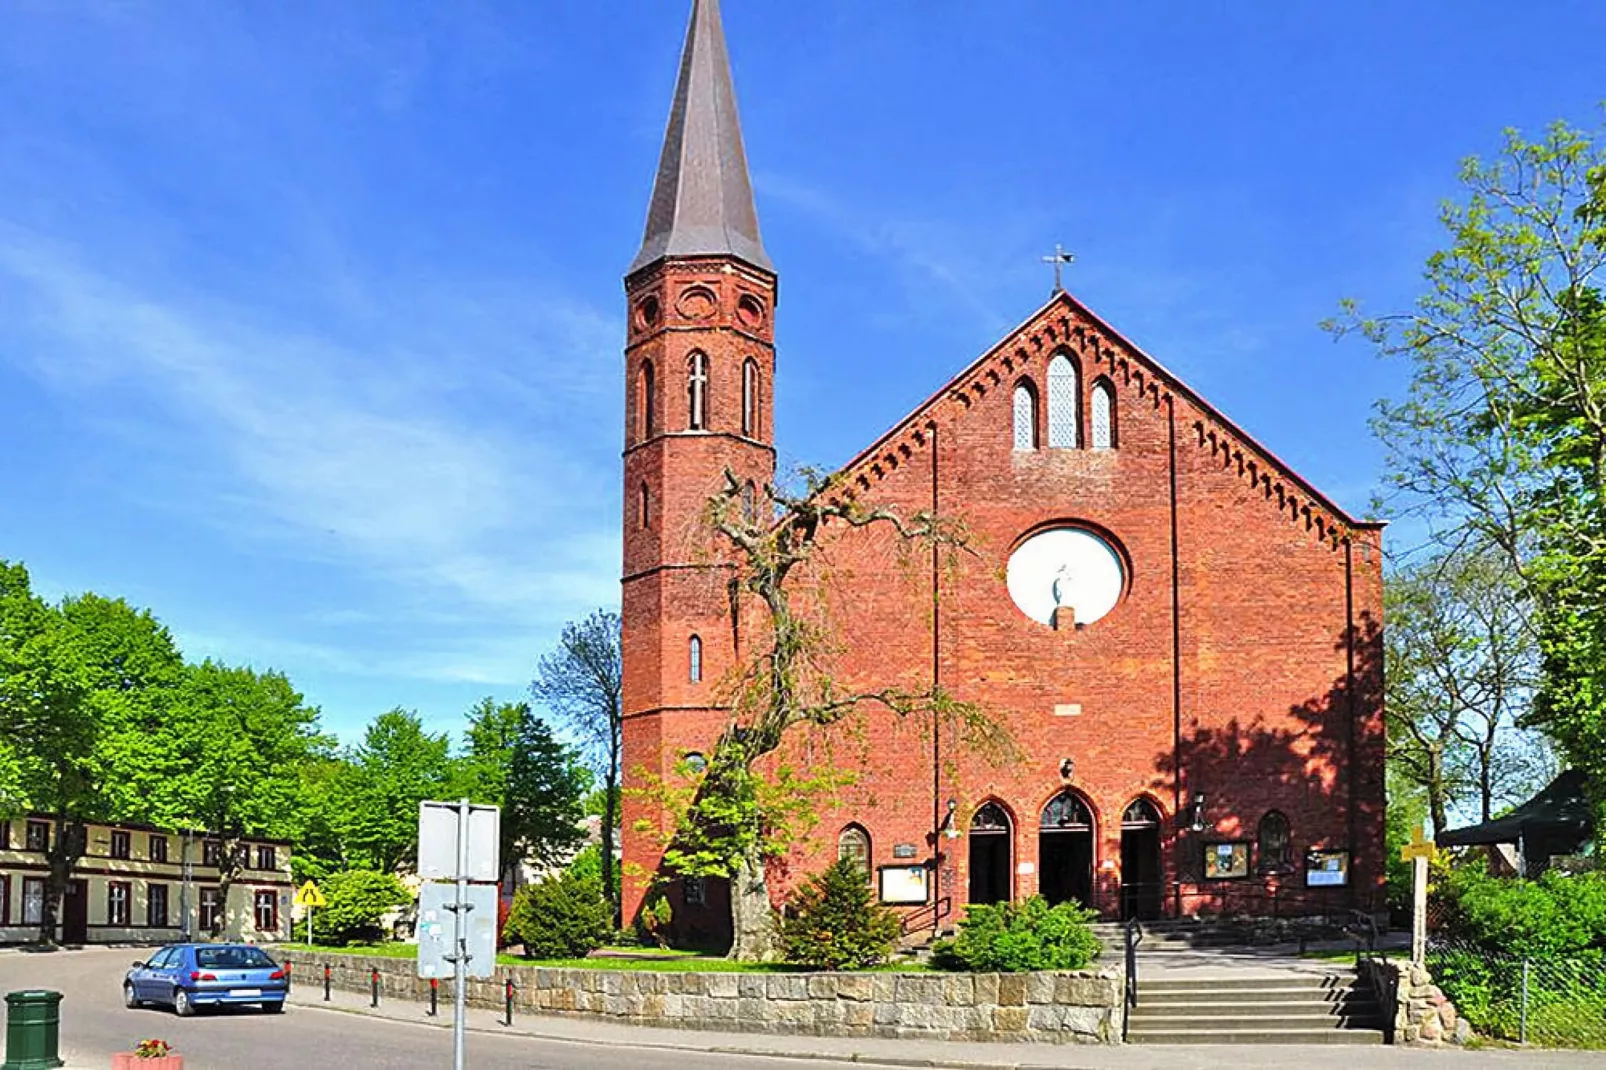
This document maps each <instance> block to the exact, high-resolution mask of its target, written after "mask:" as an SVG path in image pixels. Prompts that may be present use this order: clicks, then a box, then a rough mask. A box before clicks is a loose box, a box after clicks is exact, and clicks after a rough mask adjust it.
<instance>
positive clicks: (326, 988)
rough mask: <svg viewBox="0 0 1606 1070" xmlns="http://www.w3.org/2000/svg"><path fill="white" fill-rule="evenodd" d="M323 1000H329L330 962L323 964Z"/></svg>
mask: <svg viewBox="0 0 1606 1070" xmlns="http://www.w3.org/2000/svg"><path fill="white" fill-rule="evenodd" d="M323 1001H324V1002H325V1003H328V1002H329V964H328V963H327V962H326V963H324V964H323Z"/></svg>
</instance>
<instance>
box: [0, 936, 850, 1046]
mask: <svg viewBox="0 0 1606 1070" xmlns="http://www.w3.org/2000/svg"><path fill="white" fill-rule="evenodd" d="M142 955H143V953H142V952H141V951H140V950H138V949H132V948H93V949H86V950H82V951H56V952H50V953H33V952H21V951H13V952H5V953H0V991H4V992H11V991H15V990H17V989H21V988H49V989H54V990H56V991H58V992H61V993H62V994H63V996H64V998H63V1000H62V1005H61V1018H62V1026H61V1047H62V1056H63V1058H65V1059H66V1060H67V1065H68V1066H69V1067H96V1068H102V1067H108V1066H110V1065H111V1056H112V1054H113V1053H114V1052H119V1051H131V1050H132V1049H133V1047H134V1044H135V1043H136V1042H137V1041H139V1040H140V1039H142V1038H145V1037H161V1038H162V1039H163V1040H166V1041H168V1042H169V1043H171V1044H172V1045H173V1046H174V1047H175V1048H176V1049H177V1050H179V1051H181V1052H182V1053H183V1054H184V1065H185V1067H186V1070H246V1068H249V1070H307V1068H329V1070H357V1068H363V1070H367V1068H370V1067H371V1068H374V1070H379V1068H390V1067H398V1068H400V1067H406V1068H415V1067H450V1066H451V1065H452V1041H451V1032H450V1031H449V1030H446V1029H440V1028H435V1027H431V1026H426V1025H415V1024H412V1023H409V1022H397V1021H388V1020H382V1019H372V1018H364V1017H361V1016H358V1015H352V1014H343V1013H340V1012H338V1011H326V1010H320V1009H318V1008H315V1007H309V1006H304V1005H297V1004H291V1005H289V1006H287V1007H286V1008H285V1012H284V1013H283V1014H281V1015H265V1014H262V1013H261V1012H259V1011H257V1010H256V1009H255V1008H240V1009H229V1010H226V1011H224V1012H221V1013H218V1012H213V1013H206V1014H201V1015H198V1016H196V1017H194V1018H179V1017H177V1016H176V1015H174V1014H173V1013H172V1011H170V1010H167V1009H166V1008H160V1009H156V1008H146V1009H142V1010H128V1009H127V1008H125V1007H124V1006H123V1001H122V988H121V985H122V979H123V973H124V971H125V970H126V969H127V968H128V965H129V963H131V962H132V961H133V960H135V959H137V958H141V957H142ZM468 1046H469V1047H468V1051H469V1064H470V1066H472V1067H473V1068H474V1070H510V1068H513V1067H518V1068H521V1070H530V1068H547V1067H550V1068H554V1070H567V1068H570V1067H576V1068H582V1067H583V1068H595V1070H639V1068H641V1067H652V1068H653V1070H693V1068H704V1067H705V1068H708V1070H735V1068H759V1067H762V1068H764V1070H821V1068H822V1067H823V1066H829V1065H833V1064H830V1063H822V1062H821V1061H820V1060H818V1059H809V1060H792V1059H777V1058H773V1057H763V1056H760V1057H749V1056H737V1055H720V1054H712V1053H707V1052H696V1051H688V1052H678V1051H670V1050H666V1049H663V1048H652V1049H645V1048H643V1049H632V1048H628V1047H619V1046H609V1047H596V1046H590V1045H586V1044H583V1043H572V1042H565V1041H553V1040H546V1039H542V1038H538V1037H520V1036H496V1035H494V1034H485V1033H471V1034H470V1035H469V1038H468ZM836 1065H840V1064H836Z"/></svg>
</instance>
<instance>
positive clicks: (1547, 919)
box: [1439, 866, 1606, 957]
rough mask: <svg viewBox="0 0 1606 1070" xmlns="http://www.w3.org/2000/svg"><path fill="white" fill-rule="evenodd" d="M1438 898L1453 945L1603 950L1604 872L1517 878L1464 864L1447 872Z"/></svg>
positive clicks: (1509, 951)
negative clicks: (1493, 875) (1456, 943)
mask: <svg viewBox="0 0 1606 1070" xmlns="http://www.w3.org/2000/svg"><path fill="white" fill-rule="evenodd" d="M1439 895H1440V897H1441V898H1442V903H1443V906H1444V909H1445V914H1446V922H1447V925H1446V927H1445V930H1446V931H1445V933H1444V935H1446V936H1447V937H1448V938H1450V939H1451V940H1453V941H1458V942H1470V943H1474V944H1477V945H1478V946H1480V947H1485V948H1488V949H1490V950H1491V951H1497V952H1500V953H1502V954H1506V955H1518V956H1522V955H1530V956H1539V957H1544V956H1552V955H1573V954H1577V953H1579V952H1583V951H1587V950H1590V949H1599V948H1606V873H1579V874H1574V875H1568V874H1564V873H1558V872H1555V871H1551V872H1548V873H1546V874H1544V875H1543V876H1541V877H1540V878H1539V879H1538V880H1517V879H1514V878H1508V877H1491V876H1489V874H1488V873H1487V872H1486V871H1485V870H1484V868H1483V867H1482V866H1467V867H1464V868H1461V869H1457V870H1454V871H1452V872H1451V874H1450V876H1449V879H1448V880H1447V881H1445V882H1444V884H1443V885H1442V886H1441V887H1440V889H1439Z"/></svg>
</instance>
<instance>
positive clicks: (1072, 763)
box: [1060, 758, 1076, 780]
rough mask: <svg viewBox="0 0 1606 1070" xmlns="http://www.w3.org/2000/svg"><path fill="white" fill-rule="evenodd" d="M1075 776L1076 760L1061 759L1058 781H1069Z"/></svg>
mask: <svg viewBox="0 0 1606 1070" xmlns="http://www.w3.org/2000/svg"><path fill="white" fill-rule="evenodd" d="M1075 775H1076V759H1075V758H1061V759H1060V779H1061V780H1069V779H1071V778H1072V777H1074V776H1075Z"/></svg>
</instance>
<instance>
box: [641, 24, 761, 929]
mask: <svg viewBox="0 0 1606 1070" xmlns="http://www.w3.org/2000/svg"><path fill="white" fill-rule="evenodd" d="M776 293H777V290H776V275H775V269H774V267H773V266H772V265H771V264H770V259H769V256H768V255H766V254H765V252H764V245H763V242H762V241H761V240H760V238H759V232H758V215H757V212H756V211H755V209H754V207H753V189H752V184H751V182H750V181H749V179H748V174H747V158H746V154H745V153H744V152H743V149H742V132H741V126H740V124H739V122H738V120H737V114H736V95H735V91H734V89H733V87H732V84H731V74H730V61H729V58H728V57H727V55H726V52H725V36H724V30H723V29H722V27H721V25H720V17H719V4H718V0H694V3H693V5H692V15H691V24H690V26H689V27H688V28H687V30H686V43H685V48H684V51H683V52H682V55H681V60H680V76H679V80H678V81H677V83H676V86H675V98H674V104H673V106H672V107H671V109H670V113H669V125H668V128H667V129H666V131H665V133H664V147H663V155H662V157H661V158H660V160H659V164H658V176H657V179H656V181H655V183H654V186H653V192H652V203H651V206H650V208H649V209H648V213H647V228H646V234H645V236H644V237H643V239H642V243H641V251H640V252H638V253H637V254H636V258H635V260H633V261H632V262H631V264H630V268H629V270H628V271H627V272H626V274H625V294H626V299H627V301H628V305H629V327H628V335H627V340H626V345H625V442H624V476H625V486H624V576H623V580H622V584H623V592H622V617H623V636H622V647H623V658H624V702H623V706H624V709H623V713H624V740H623V743H624V747H623V751H624V753H623V766H624V785H625V787H626V797H625V803H624V808H623V809H624V812H623V837H622V840H623V851H624V861H625V871H624V904H623V906H624V910H623V913H624V920H625V922H626V923H627V924H628V923H629V922H630V921H632V920H633V919H634V918H635V916H636V913H637V911H638V910H639V908H640V905H641V901H642V898H643V897H644V895H645V893H646V891H647V886H648V884H649V882H650V881H651V879H652V876H653V875H654V873H655V872H656V871H657V869H658V866H659V861H660V855H661V839H660V838H659V837H658V836H655V835H653V834H651V833H644V832H641V831H639V830H638V829H637V826H638V824H640V823H641V822H642V821H643V819H645V820H646V821H648V822H651V823H653V824H656V825H659V826H660V827H661V826H662V818H661V815H660V814H659V812H658V808H657V807H656V806H655V805H654V804H653V803H652V801H651V800H650V798H644V797H642V796H640V795H632V794H631V793H630V792H629V789H631V788H633V787H640V786H642V785H644V784H649V783H650V782H651V778H654V777H663V776H667V775H669V774H670V773H672V771H673V769H674V767H675V765H676V763H677V762H678V761H679V760H680V759H681V757H682V755H684V754H687V753H690V752H699V753H707V752H708V750H709V749H710V748H712V746H713V744H714V741H715V740H716V738H717V737H718V735H719V733H720V731H721V729H723V727H724V726H725V723H726V716H727V715H726V713H725V711H724V710H722V709H720V708H719V707H718V706H717V705H716V702H717V695H716V693H717V690H718V681H719V680H720V678H721V676H722V675H723V674H724V673H725V672H726V671H727V670H729V669H730V667H731V665H732V664H733V662H734V661H735V659H736V658H737V656H738V655H739V653H740V652H739V650H738V643H739V634H738V631H737V628H736V627H735V625H734V620H733V613H732V604H731V599H730V594H729V591H728V581H729V579H730V577H731V565H730V562H729V560H728V558H727V557H726V556H725V553H724V547H723V546H721V545H720V542H719V540H718V539H717V537H716V536H714V535H713V534H712V533H711V532H710V531H709V529H708V527H707V526H706V524H705V522H704V512H705V507H706V504H707V502H708V500H709V498H710V497H711V496H712V495H714V494H715V493H717V492H718V491H719V490H720V489H721V487H722V486H723V485H724V478H725V472H726V471H727V470H729V471H731V472H734V473H735V474H736V475H737V476H738V478H740V479H741V480H742V481H743V482H744V483H745V482H748V481H751V482H752V483H754V484H755V486H757V487H762V486H763V485H764V483H765V482H766V481H768V480H771V479H773V478H774V474H775V449H774V445H773V442H774V433H773V424H772V411H773V410H772V406H771V404H770V399H771V396H772V390H773V383H774V381H775V346H774V337H775V336H774V330H773V326H774V312H775V301H776ZM699 890H701V889H699ZM670 894H671V899H672V902H673V903H674V907H675V912H676V924H677V927H679V928H688V929H695V930H701V931H702V932H703V933H705V934H708V935H714V934H715V933H717V932H718V931H720V930H721V929H723V928H725V927H726V925H727V924H728V922H727V921H725V920H723V918H722V915H724V914H725V911H724V910H723V907H724V903H723V897H722V895H721V894H720V890H718V889H708V890H707V893H706V894H707V895H708V899H707V902H706V905H700V904H699V903H698V902H697V901H696V900H698V899H700V898H702V896H699V895H695V894H694V895H693V896H691V898H692V900H693V901H692V902H690V903H686V902H684V901H683V900H684V898H685V897H684V895H683V889H682V888H681V886H679V885H678V884H677V885H672V886H670ZM716 899H717V900H719V901H716Z"/></svg>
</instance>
